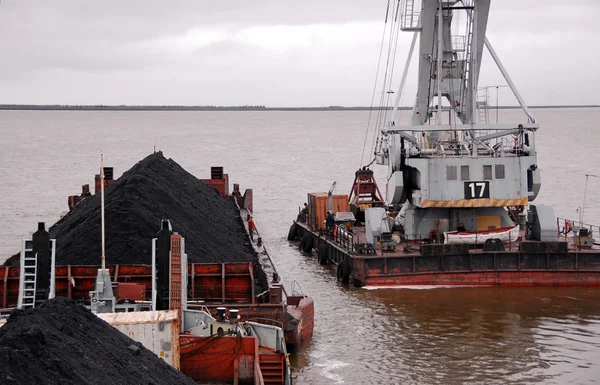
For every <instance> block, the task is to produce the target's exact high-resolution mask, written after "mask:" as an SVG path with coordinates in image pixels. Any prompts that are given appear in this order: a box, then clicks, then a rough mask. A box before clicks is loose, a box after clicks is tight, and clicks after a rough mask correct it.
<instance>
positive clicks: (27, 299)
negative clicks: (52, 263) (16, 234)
mask: <svg viewBox="0 0 600 385" xmlns="http://www.w3.org/2000/svg"><path fill="white" fill-rule="evenodd" d="M36 278H37V255H34V254H33V241H32V240H30V239H27V240H23V244H22V248H21V280H20V284H19V299H18V303H17V307H19V308H21V309H31V308H33V307H35V281H36Z"/></svg>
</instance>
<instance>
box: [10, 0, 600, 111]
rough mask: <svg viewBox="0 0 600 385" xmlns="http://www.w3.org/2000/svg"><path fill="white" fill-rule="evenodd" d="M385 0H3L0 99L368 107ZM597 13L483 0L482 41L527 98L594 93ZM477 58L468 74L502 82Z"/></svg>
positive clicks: (593, 5)
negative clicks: (486, 10) (478, 65)
mask: <svg viewBox="0 0 600 385" xmlns="http://www.w3.org/2000/svg"><path fill="white" fill-rule="evenodd" d="M386 4H387V0H346V1H339V0H336V1H333V0H302V1H290V0H256V1H236V0H229V1H214V0H213V1H207V0H169V1H165V0H161V1H156V0H103V1H91V0H89V1H86V0H54V1H50V0H2V1H1V3H0V31H1V32H2V33H1V35H0V36H1V37H0V55H1V57H2V60H1V61H0V103H7V104H155V105H208V104H210V105H246V104H251V105H267V106H327V105H344V106H351V105H370V104H371V97H372V91H373V85H374V79H375V71H376V68H377V60H378V53H379V46H380V43H381V37H382V32H383V21H384V16H385V9H386ZM598 15H600V1H598V0H572V1H569V2H565V1H562V0H528V1H522V0H496V1H493V2H492V7H491V13H490V20H489V23H488V38H489V39H490V41H491V43H492V45H493V46H494V48H495V49H496V51H497V53H498V55H499V56H500V58H501V60H502V61H503V63H504V65H505V67H506V68H507V69H508V71H509V73H510V74H511V77H512V78H513V80H514V82H515V83H516V84H517V87H518V88H519V90H520V92H521V93H522V95H523V97H524V98H525V101H526V102H527V103H529V104H531V105H535V104H600V97H599V96H598V92H597V90H598V88H599V87H600V75H599V72H600V71H599V70H598V56H599V55H598V46H599V45H600V23H598V22H597V18H598ZM410 39H411V35H410V33H408V32H404V33H402V34H401V36H400V41H399V46H398V60H397V63H398V64H397V68H396V71H397V74H400V73H401V71H402V68H401V67H402V65H403V63H404V60H405V57H406V51H407V50H408V46H409V43H410ZM486 63H487V64H489V66H488V68H487V69H486V70H484V71H483V73H482V77H481V80H480V85H497V84H501V82H502V79H501V77H500V75H499V72H498V71H497V70H496V69H495V67H493V65H492V63H491V60H490V58H489V57H484V66H485V65H486ZM411 75H412V76H411V78H415V77H416V68H415V66H414V65H413V67H412V71H411ZM398 80H399V79H398ZM414 83H415V82H414V81H413V80H411V81H409V83H408V85H407V93H406V97H405V98H404V99H403V104H405V105H407V104H410V103H411V102H412V100H413V97H414ZM505 91H506V92H507V90H504V89H503V90H502V91H501V94H500V95H501V96H500V99H501V104H502V102H503V101H504V100H508V99H509V98H510V96H509V95H508V94H506V96H505V95H504V93H505Z"/></svg>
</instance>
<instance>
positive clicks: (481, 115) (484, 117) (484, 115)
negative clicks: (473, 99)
mask: <svg viewBox="0 0 600 385" xmlns="http://www.w3.org/2000/svg"><path fill="white" fill-rule="evenodd" d="M477 113H478V120H477V123H479V124H488V89H487V88H484V89H480V90H479V91H478V92H477Z"/></svg>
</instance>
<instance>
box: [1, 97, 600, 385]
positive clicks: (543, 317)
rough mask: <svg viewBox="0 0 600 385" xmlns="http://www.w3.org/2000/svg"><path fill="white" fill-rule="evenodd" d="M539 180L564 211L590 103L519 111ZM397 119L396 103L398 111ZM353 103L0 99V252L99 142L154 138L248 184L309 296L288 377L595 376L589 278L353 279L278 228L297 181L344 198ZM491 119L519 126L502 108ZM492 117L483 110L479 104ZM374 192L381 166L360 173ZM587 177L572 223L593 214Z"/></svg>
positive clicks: (589, 141) (500, 380)
mask: <svg viewBox="0 0 600 385" xmlns="http://www.w3.org/2000/svg"><path fill="white" fill-rule="evenodd" d="M533 112H534V114H535V115H536V118H537V120H538V121H539V122H540V124H541V129H540V130H539V132H538V134H537V145H538V157H539V159H538V163H539V167H540V169H541V171H542V190H541V193H540V196H539V197H538V199H537V200H536V203H544V204H551V205H553V206H554V207H555V211H556V214H557V215H560V216H567V217H570V218H577V217H578V214H577V212H576V210H577V207H578V206H582V204H583V200H584V199H583V190H584V186H585V174H586V173H588V174H594V173H596V172H598V170H597V165H598V164H600V151H598V146H597V144H598V143H599V142H600V132H598V131H597V130H596V128H597V122H598V121H600V109H536V110H533ZM403 114H404V117H406V115H408V114H407V113H406V112H404V113H403ZM368 116H369V112H368V111H241V112H232V111H214V112H210V111H206V112H195V111H185V112H183V111H182V112H169V111H145V112H134V111H1V112H0V164H1V165H2V167H0V180H1V181H2V183H1V184H0V223H2V231H1V232H0V260H2V259H4V258H6V257H8V256H9V255H11V254H14V253H16V252H17V251H18V250H19V247H20V240H21V239H22V238H23V237H25V236H27V235H29V234H30V233H31V232H32V231H35V230H36V227H37V222H38V221H45V222H47V223H48V224H52V223H54V222H55V221H56V220H58V219H59V218H60V216H61V215H62V214H64V213H65V212H66V210H67V196H68V195H73V194H78V193H79V192H80V189H81V185H82V184H85V183H90V184H92V183H93V175H94V174H95V173H97V171H98V169H99V154H100V151H103V152H104V154H105V163H106V165H107V166H113V167H115V176H116V177H118V176H120V175H121V174H122V173H123V171H126V170H127V169H129V168H130V167H131V166H132V165H133V164H135V163H136V162H137V161H138V160H140V159H142V158H143V157H145V156H146V155H148V154H149V153H151V152H152V151H154V149H155V148H156V149H157V150H162V151H163V152H164V153H165V156H167V157H171V158H173V159H174V160H175V161H177V162H178V163H179V164H181V165H182V166H183V167H184V168H185V169H187V170H188V171H190V172H191V173H192V174H194V175H196V176H198V177H200V178H207V177H209V174H210V167H211V166H224V167H225V171H226V172H227V173H229V175H230V180H231V181H232V182H235V183H240V186H241V188H242V189H244V188H253V189H254V199H255V203H254V209H255V219H256V222H257V225H258V227H259V230H260V231H261V233H262V235H263V238H264V239H265V242H266V246H267V248H268V250H269V252H270V254H271V256H272V258H273V260H274V262H275V264H276V265H277V269H278V271H279V273H280V276H281V277H282V279H283V280H284V282H285V283H286V284H287V285H288V287H289V284H290V283H291V282H292V281H296V282H297V284H298V286H299V287H300V288H302V290H303V292H304V293H305V294H307V295H310V296H312V297H313V298H314V299H315V334H314V338H313V340H312V341H311V342H310V343H308V344H307V345H306V346H304V347H303V348H302V349H301V350H300V352H299V353H298V354H295V355H294V356H292V362H293V364H294V366H295V371H294V377H295V383H297V384H336V383H339V384H371V383H373V384H393V383H403V384H404V383H409V384H411V383H412V384H465V383H472V384H480V383H485V384H528V383H536V382H537V383H544V384H567V383H569V384H586V383H595V382H600V367H599V366H598V365H597V364H596V361H597V360H598V359H599V357H600V290H599V289H597V288H570V287H564V288H413V289H380V290H367V289H356V288H353V287H347V286H343V285H340V284H338V283H337V282H336V279H335V277H334V275H333V273H332V271H331V269H330V268H324V267H321V266H319V265H318V264H317V263H316V262H315V260H314V259H312V258H310V257H306V256H304V255H302V254H301V253H299V252H298V247H297V246H296V245H295V244H292V243H290V242H288V241H287V240H286V235H287V232H288V228H289V226H290V224H291V223H292V219H293V218H295V216H296V214H297V212H298V207H299V205H301V204H302V203H303V202H304V201H305V200H306V192H309V191H311V192H316V191H323V192H325V191H327V190H328V189H329V187H330V186H331V184H332V182H333V181H336V182H337V190H336V193H340V194H347V193H348V192H349V191H350V186H351V183H352V180H353V177H354V171H355V170H356V169H357V168H358V167H359V166H360V165H361V153H362V151H363V145H364V143H365V142H366V143H367V153H370V146H371V143H372V138H371V134H369V135H368V136H367V139H366V141H365V131H366V125H367V121H368ZM500 118H501V119H500V120H501V121H512V122H523V121H524V119H523V118H522V114H521V113H520V112H519V111H516V110H501V111H500ZM492 119H495V117H494V115H493V114H492ZM376 172H378V180H379V183H380V187H381V188H382V189H385V172H384V170H380V169H376ZM599 187H600V179H599V178H595V177H590V178H589V180H588V186H587V196H586V199H585V211H584V216H585V218H584V219H585V222H590V223H594V224H600V218H599V216H600V194H598V191H599V190H598V188H599Z"/></svg>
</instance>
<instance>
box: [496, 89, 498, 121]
mask: <svg viewBox="0 0 600 385" xmlns="http://www.w3.org/2000/svg"><path fill="white" fill-rule="evenodd" d="M498 109H499V102H498V86H496V124H498V112H499V110H498Z"/></svg>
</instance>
